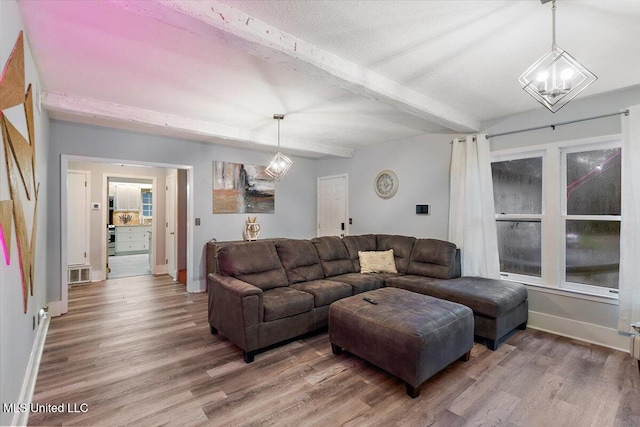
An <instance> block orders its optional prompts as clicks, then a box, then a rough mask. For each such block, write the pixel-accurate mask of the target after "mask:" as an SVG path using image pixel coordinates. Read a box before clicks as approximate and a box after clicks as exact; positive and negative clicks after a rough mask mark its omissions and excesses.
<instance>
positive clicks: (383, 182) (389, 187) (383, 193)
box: [373, 170, 398, 199]
mask: <svg viewBox="0 0 640 427" xmlns="http://www.w3.org/2000/svg"><path fill="white" fill-rule="evenodd" d="M373 188H374V189H375V190H376V194H377V195H378V196H380V197H382V198H383V199H390V198H391V197H393V196H394V195H395V194H396V191H398V176H397V175H396V174H395V172H393V171H391V170H383V171H382V172H380V173H379V174H378V175H377V176H376V179H375V180H374V181H373Z"/></svg>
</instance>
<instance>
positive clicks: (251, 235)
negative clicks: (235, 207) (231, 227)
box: [244, 217, 260, 240]
mask: <svg viewBox="0 0 640 427" xmlns="http://www.w3.org/2000/svg"><path fill="white" fill-rule="evenodd" d="M257 220H258V217H253V218H251V217H249V218H247V226H246V228H245V229H244V239H245V240H258V236H259V235H260V224H258V223H257V222H256V221H257Z"/></svg>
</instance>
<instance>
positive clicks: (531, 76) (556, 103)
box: [518, 0, 598, 113]
mask: <svg viewBox="0 0 640 427" xmlns="http://www.w3.org/2000/svg"><path fill="white" fill-rule="evenodd" d="M542 2H543V3H547V2H548V0H542ZM597 79H598V77H596V76H595V74H593V73H592V72H591V71H589V70H587V69H586V68H585V67H584V66H583V65H582V64H580V63H579V62H578V61H577V60H576V59H574V58H573V57H572V56H571V55H569V54H568V53H567V52H565V51H564V50H562V49H561V48H560V47H558V45H557V44H556V1H555V0H553V1H552V3H551V50H550V51H549V52H547V53H546V54H545V55H543V56H542V57H541V58H540V59H538V60H537V61H536V62H535V63H534V64H533V65H532V66H531V67H529V68H528V69H527V71H525V72H524V73H523V74H522V75H521V76H520V78H519V79H518V80H519V82H520V85H521V86H522V88H523V89H524V90H525V91H526V92H527V93H528V94H529V95H531V96H532V97H533V98H534V99H535V100H536V101H538V102H539V103H541V104H542V105H544V106H545V107H546V108H548V109H549V110H550V111H551V112H553V113H555V112H556V111H558V110H559V109H560V108H562V107H563V106H564V105H566V104H567V103H568V102H569V101H571V100H572V99H573V98H575V97H576V96H577V95H578V94H579V93H580V92H582V91H583V90H585V89H586V88H587V87H588V86H589V85H591V84H592V83H593V82H595V81H596V80H597Z"/></svg>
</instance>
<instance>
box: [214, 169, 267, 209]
mask: <svg viewBox="0 0 640 427" xmlns="http://www.w3.org/2000/svg"><path fill="white" fill-rule="evenodd" d="M265 169H266V166H255V165H245V164H242V163H231V162H223V161H219V160H214V161H213V213H214V214H230V213H239V214H245V213H273V212H274V208H275V181H274V179H273V178H271V177H270V176H269V175H267V174H266V173H265Z"/></svg>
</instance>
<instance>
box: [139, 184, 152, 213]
mask: <svg viewBox="0 0 640 427" xmlns="http://www.w3.org/2000/svg"><path fill="white" fill-rule="evenodd" d="M145 193H148V194H149V197H151V200H150V201H149V202H148V203H145V201H144V194H145ZM145 206H147V207H148V208H147V209H148V211H149V212H150V213H151V215H145ZM140 207H141V208H142V209H141V211H142V216H143V217H145V218H153V191H151V189H148V190H147V189H141V190H140Z"/></svg>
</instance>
